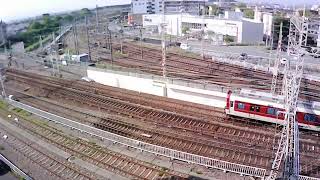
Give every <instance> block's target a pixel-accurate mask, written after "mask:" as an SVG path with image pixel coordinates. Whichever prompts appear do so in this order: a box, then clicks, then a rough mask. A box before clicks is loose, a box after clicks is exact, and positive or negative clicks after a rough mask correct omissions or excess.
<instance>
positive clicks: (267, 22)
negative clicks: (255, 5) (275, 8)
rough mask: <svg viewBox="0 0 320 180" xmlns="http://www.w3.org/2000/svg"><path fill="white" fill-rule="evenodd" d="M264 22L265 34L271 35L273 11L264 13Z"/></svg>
mask: <svg viewBox="0 0 320 180" xmlns="http://www.w3.org/2000/svg"><path fill="white" fill-rule="evenodd" d="M262 22H263V34H265V35H267V36H271V34H272V24H273V14H272V13H263V15H262Z"/></svg>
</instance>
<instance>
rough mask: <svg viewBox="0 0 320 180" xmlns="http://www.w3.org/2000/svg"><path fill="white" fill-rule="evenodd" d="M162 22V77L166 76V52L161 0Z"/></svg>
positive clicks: (164, 24)
mask: <svg viewBox="0 0 320 180" xmlns="http://www.w3.org/2000/svg"><path fill="white" fill-rule="evenodd" d="M162 3H163V4H162V23H161V50H162V63H161V66H162V75H163V78H167V69H166V61H167V57H166V56H167V52H166V36H165V34H166V31H165V29H166V23H165V12H164V11H165V7H164V5H165V3H164V0H163V1H162Z"/></svg>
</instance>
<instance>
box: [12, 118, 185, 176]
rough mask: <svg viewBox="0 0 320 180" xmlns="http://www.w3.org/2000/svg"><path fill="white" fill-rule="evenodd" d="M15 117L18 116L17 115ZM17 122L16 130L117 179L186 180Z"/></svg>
mask: <svg viewBox="0 0 320 180" xmlns="http://www.w3.org/2000/svg"><path fill="white" fill-rule="evenodd" d="M15 115H16V116H19V115H18V114H15ZM19 119H20V120H19V124H18V126H19V127H20V128H23V129H24V130H27V131H28V132H30V133H32V134H33V135H36V136H38V137H40V138H41V139H43V140H45V141H47V142H48V143H51V144H54V145H55V146H57V147H59V148H60V149H63V150H65V151H66V152H68V153H70V154H71V155H72V156H74V157H78V158H81V159H83V160H85V161H87V162H90V163H92V164H94V165H96V166H98V167H100V168H103V169H106V170H109V171H112V172H114V173H116V174H118V175H121V176H124V177H128V178H132V179H146V180H147V179H148V180H149V179H166V178H173V179H187V177H188V176H187V175H186V174H182V173H176V172H174V171H172V170H166V169H165V170H164V168H162V167H160V166H156V165H153V164H150V163H147V162H143V161H140V160H137V159H134V158H132V157H129V156H125V155H122V154H119V153H116V152H113V151H110V150H107V149H103V148H101V147H100V146H97V145H95V144H93V143H90V142H88V141H84V140H82V139H79V138H72V137H68V136H66V135H64V134H63V133H62V132H60V131H58V130H56V129H55V128H51V127H49V126H48V125H44V124H43V123H41V122H37V121H31V120H29V119H25V118H24V117H21V116H19ZM76 179H77V178H76ZM80 179H81V178H80Z"/></svg>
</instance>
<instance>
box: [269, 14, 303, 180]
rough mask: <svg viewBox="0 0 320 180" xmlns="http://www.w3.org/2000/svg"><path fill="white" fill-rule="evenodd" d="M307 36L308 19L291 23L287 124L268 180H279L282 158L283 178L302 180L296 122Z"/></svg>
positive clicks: (285, 79) (294, 20) (286, 108)
mask: <svg viewBox="0 0 320 180" xmlns="http://www.w3.org/2000/svg"><path fill="white" fill-rule="evenodd" d="M307 33H308V23H307V20H306V18H304V17H292V18H291V19H290V30H289V44H288V55H289V57H290V58H289V59H288V62H287V64H286V67H285V74H284V78H283V79H284V81H283V84H284V86H283V87H284V88H283V94H284V95H285V106H284V109H285V112H284V115H285V116H284V117H285V124H284V127H283V129H282V133H281V138H280V140H279V145H278V150H277V152H276V157H275V160H274V162H273V164H272V170H271V173H270V176H269V178H268V179H276V178H277V174H278V171H279V169H280V165H281V161H282V158H284V169H283V170H284V171H283V178H284V179H288V180H296V179H298V178H299V169H300V168H299V129H298V122H297V121H296V112H297V102H298V96H299V90H300V83H301V78H302V74H303V61H304V59H303V57H302V53H303V52H302V48H301V46H302V45H306V42H307ZM292 67H295V68H292Z"/></svg>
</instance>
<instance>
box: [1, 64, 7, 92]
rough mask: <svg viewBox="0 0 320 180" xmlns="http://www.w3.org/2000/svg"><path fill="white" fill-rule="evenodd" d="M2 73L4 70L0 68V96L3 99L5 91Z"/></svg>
mask: <svg viewBox="0 0 320 180" xmlns="http://www.w3.org/2000/svg"><path fill="white" fill-rule="evenodd" d="M3 71H4V68H3V67H1V69H0V82H1V87H2V94H1V95H2V96H3V98H6V97H7V94H6V90H5V88H4V83H3V81H4V78H3Z"/></svg>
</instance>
